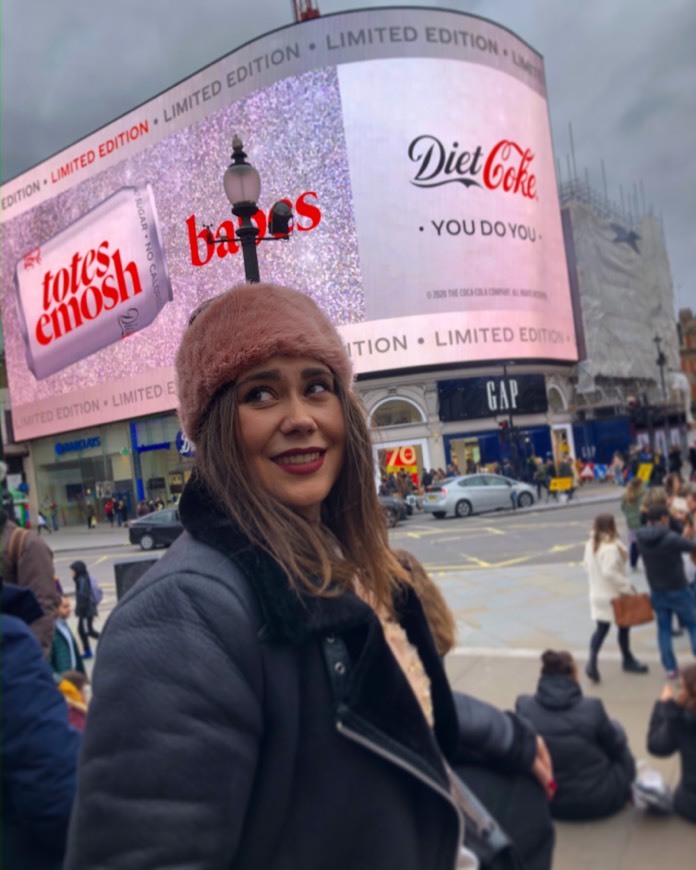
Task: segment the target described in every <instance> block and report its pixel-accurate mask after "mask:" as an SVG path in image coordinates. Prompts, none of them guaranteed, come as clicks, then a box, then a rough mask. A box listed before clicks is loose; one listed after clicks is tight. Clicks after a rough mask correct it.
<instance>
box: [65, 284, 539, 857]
mask: <svg viewBox="0 0 696 870" xmlns="http://www.w3.org/2000/svg"><path fill="white" fill-rule="evenodd" d="M176 367H177V376H178V390H179V414H180V418H181V422H182V425H183V428H184V430H185V432H186V434H187V435H188V437H189V439H190V440H192V441H193V442H194V443H195V445H196V451H197V453H196V466H195V471H194V473H193V475H192V477H191V480H190V481H189V483H188V484H187V487H186V490H185V492H184V494H183V496H182V498H181V502H180V505H179V511H180V514H181V518H182V522H183V524H184V528H185V531H184V533H183V534H182V535H181V536H180V537H179V539H178V540H177V541H176V542H175V543H174V544H173V546H172V547H171V548H170V550H169V551H168V552H167V553H166V554H165V555H164V556H163V557H162V559H161V560H160V561H159V563H158V564H157V565H156V566H154V567H153V568H152V569H151V570H150V571H149V572H148V573H147V574H146V575H145V577H143V578H142V579H141V581H140V582H139V583H138V584H137V586H136V587H135V588H134V589H133V590H132V591H131V592H130V593H129V594H128V595H127V596H126V597H125V598H124V600H123V601H122V602H121V603H120V604H119V606H118V607H117V609H116V610H115V611H114V613H113V614H112V616H111V618H110V620H109V623H108V626H107V628H106V630H105V631H104V633H103V636H102V640H101V644H100V650H99V658H98V661H97V663H96V668H95V673H94V678H93V701H92V704H91V706H90V717H89V719H88V723H87V729H86V732H85V743H84V752H83V755H82V758H81V765H80V771H79V784H78V798H77V803H76V809H75V813H74V817H73V821H72V825H71V835H70V843H69V856H68V861H67V867H68V868H71V870H77V868H85V870H87V868H89V870H94V868H96V867H108V868H109V870H121V868H123V870H139V868H143V870H145V868H147V870H151V868H155V867H157V868H159V867H162V868H164V867H167V868H170V870H171V868H177V867H180V868H184V867H187V868H190V867H195V868H197V870H203V868H211V870H212V868H215V870H218V868H222V867H230V868H238V870H259V868H264V870H269V868H271V870H272V868H278V870H280V868H302V870H312V868H316V870H324V868H328V867H331V868H334V870H336V868H338V870H342V868H345V870H353V868H356V870H357V868H365V870H367V868H370V870H372V868H380V870H390V868H393V870H430V868H432V870H440V868H442V870H452V868H455V867H457V868H458V867H462V868H464V867H475V866H477V862H476V859H475V858H474V856H473V855H472V854H471V853H470V852H469V851H468V850H467V849H465V848H464V847H463V845H462V843H463V835H464V826H463V816H462V813H461V812H460V807H459V806H458V804H457V800H456V798H455V790H454V789H453V788H452V787H451V781H450V777H451V773H450V770H449V767H448V765H447V761H446V759H449V760H450V761H451V762H452V763H455V762H456V760H457V752H458V749H459V743H460V735H459V724H458V721H457V713H456V708H455V704H454V701H453V697H452V693H451V691H450V688H449V685H448V682H447V678H446V676H445V672H444V669H443V666H442V664H441V660H440V657H439V655H438V651H437V649H436V646H435V644H434V642H433V638H432V636H431V633H430V630H429V628H428V624H427V621H426V617H425V615H424V612H423V608H422V606H421V603H420V601H419V597H418V595H417V593H416V592H415V590H414V584H413V582H412V579H411V575H410V573H409V570H407V568H405V567H404V566H403V565H401V564H400V563H399V561H397V559H396V558H395V557H394V555H393V554H392V552H391V550H390V549H389V542H388V538H387V530H386V526H385V524H384V521H383V517H382V513H381V508H380V505H379V502H378V500H377V494H376V490H375V484H374V465H373V456H372V448H371V444H370V438H369V434H368V431H367V428H366V424H365V419H364V416H363V412H362V410H361V407H360V405H359V402H358V400H357V398H356V396H355V394H354V393H353V391H352V388H351V370H350V362H349V360H348V357H347V355H346V352H345V349H344V346H343V343H342V341H341V339H340V337H339V335H338V334H337V332H336V330H335V329H334V327H333V326H332V325H331V323H330V322H329V320H328V318H326V317H325V315H323V314H322V312H321V311H320V310H319V309H318V308H317V306H316V305H315V304H314V302H312V301H311V300H310V299H309V298H308V297H307V296H305V295H303V294H301V293H298V292H295V291H292V290H288V289H285V288H282V287H276V286H273V285H264V284H257V285H251V286H240V287H237V288H234V289H232V290H230V291H228V292H227V293H224V294H222V295H221V296H219V297H216V298H215V299H213V300H211V301H209V302H208V303H205V304H204V305H203V306H201V307H200V308H199V309H198V310H197V312H195V313H194V315H193V317H192V318H191V322H190V325H189V327H188V329H187V331H186V333H185V334H184V337H183V340H182V343H181V347H180V349H179V352H178V356H177V362H176ZM549 775H550V774H549Z"/></svg>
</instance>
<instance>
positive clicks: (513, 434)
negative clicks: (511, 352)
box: [503, 363, 522, 480]
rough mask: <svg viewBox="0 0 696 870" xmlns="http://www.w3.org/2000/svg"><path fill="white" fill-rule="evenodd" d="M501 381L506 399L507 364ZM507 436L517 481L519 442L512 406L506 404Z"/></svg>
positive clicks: (508, 388)
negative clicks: (503, 384)
mask: <svg viewBox="0 0 696 870" xmlns="http://www.w3.org/2000/svg"><path fill="white" fill-rule="evenodd" d="M503 380H504V382H505V392H506V394H507V396H508V399H509V397H510V395H511V391H510V384H509V382H508V373H507V363H503ZM507 431H508V436H509V438H510V453H511V454H512V467H513V469H514V471H515V477H516V479H517V480H520V479H521V476H522V475H521V469H520V451H519V441H518V437H517V436H518V433H517V430H516V428H515V421H514V418H513V416H512V405H511V404H508V427H507Z"/></svg>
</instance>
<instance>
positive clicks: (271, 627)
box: [179, 474, 458, 755]
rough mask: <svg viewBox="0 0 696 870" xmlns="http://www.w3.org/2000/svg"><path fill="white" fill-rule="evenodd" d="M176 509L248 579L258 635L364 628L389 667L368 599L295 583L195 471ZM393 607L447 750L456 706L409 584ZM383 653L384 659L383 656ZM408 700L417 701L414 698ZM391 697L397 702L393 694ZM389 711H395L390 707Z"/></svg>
mask: <svg viewBox="0 0 696 870" xmlns="http://www.w3.org/2000/svg"><path fill="white" fill-rule="evenodd" d="M179 513H180V516H181V521H182V523H183V525H184V527H185V529H186V530H187V531H188V532H189V534H190V535H192V537H194V538H196V539H197V540H199V541H201V542H202V543H204V544H207V545H208V546H210V547H213V548H214V549H216V550H218V551H219V552H221V553H223V554H225V555H226V556H227V557H228V558H229V559H231V560H232V561H233V562H234V563H235V564H236V565H237V566H238V567H239V568H240V570H241V571H242V572H243V573H244V575H245V576H246V577H247V579H248V580H249V585H250V587H251V588H252V590H253V592H254V595H255V598H256V601H257V602H258V605H259V608H260V612H261V618H262V623H263V625H262V628H261V631H260V633H259V638H260V640H262V641H268V642H271V641H278V642H285V643H291V644H300V643H305V642H308V641H310V640H312V639H314V638H317V637H321V636H327V635H332V634H333V635H339V634H344V633H347V632H351V631H354V630H358V629H361V628H362V629H365V630H366V631H365V632H360V633H361V634H363V636H365V637H372V638H376V637H380V638H381V640H380V641H379V643H377V642H376V641H375V642H374V643H373V647H374V650H373V652H374V655H371V656H370V657H369V659H370V662H371V664H370V668H371V669H374V668H377V666H378V662H379V661H380V660H382V661H383V667H384V668H386V670H387V671H389V670H390V669H391V668H392V667H393V660H392V657H391V653H390V652H388V647H387V644H386V641H384V638H383V635H382V631H381V627H380V626H379V619H378V618H377V616H376V614H375V612H374V611H373V610H372V608H371V607H369V605H367V604H365V602H364V601H362V600H361V599H360V598H358V597H357V596H356V595H354V594H353V593H352V592H343V593H342V594H340V595H337V596H335V597H322V598H320V597H318V596H314V595H309V594H307V593H302V592H298V591H296V590H295V589H293V588H292V587H291V586H290V584H289V583H288V579H287V576H286V575H285V573H284V572H283V571H282V569H281V568H280V566H279V565H278V564H277V563H276V562H275V561H274V560H273V559H272V558H271V557H270V556H269V555H268V554H267V553H264V552H262V551H261V550H259V549H258V548H256V547H254V546H252V545H251V544H250V542H249V540H248V539H247V538H246V537H245V536H244V535H243V534H242V533H241V531H240V530H239V529H238V528H237V527H236V526H235V525H234V524H233V523H232V522H231V521H230V519H229V518H228V517H227V516H226V515H225V514H224V513H223V512H222V511H221V510H220V508H219V507H218V506H217V505H216V503H215V502H214V500H213V499H212V497H211V495H210V493H209V492H208V491H207V489H206V488H205V486H204V485H203V483H202V482H201V481H200V479H197V478H196V476H195V474H194V475H193V476H192V477H191V479H190V480H189V482H188V483H187V484H186V488H185V490H184V493H183V495H182V497H181V501H180V503H179ZM397 610H398V617H399V622H400V623H401V625H402V627H403V628H404V630H405V631H406V635H407V637H408V639H409V641H410V642H411V643H413V644H414V645H415V646H416V647H417V649H418V653H419V655H420V658H421V661H422V662H423V666H424V668H425V670H426V672H427V674H428V677H429V679H430V684H431V691H432V697H433V706H434V709H435V711H436V717H435V732H436V734H437V736H438V741H439V743H440V745H441V746H442V748H443V751H444V752H445V754H446V755H448V754H449V751H452V750H453V749H454V747H455V746H456V741H457V730H458V729H457V723H456V711H455V708H454V702H453V700H452V693H451V689H450V686H449V682H448V680H447V676H446V674H445V670H444V668H443V666H442V661H441V659H440V656H439V655H438V652H437V650H436V648H435V643H434V641H433V639H432V635H431V634H430V630H429V628H428V625H427V621H426V618H425V615H424V613H423V608H422V606H421V603H420V601H419V599H418V596H417V595H416V594H415V592H414V591H413V590H412V589H410V588H409V589H406V590H404V593H403V595H402V596H400V598H399V601H398V602H397ZM385 656H386V659H387V660H388V661H384V657H385ZM410 694H411V693H410V692H407V693H406V696H407V697H410ZM411 702H413V703H415V701H414V699H413V698H411V699H410V701H409V703H411ZM391 703H392V704H394V703H395V702H394V699H393V698H392V701H391ZM391 712H392V714H393V712H394V709H393V708H392V711H391ZM424 721H425V720H424Z"/></svg>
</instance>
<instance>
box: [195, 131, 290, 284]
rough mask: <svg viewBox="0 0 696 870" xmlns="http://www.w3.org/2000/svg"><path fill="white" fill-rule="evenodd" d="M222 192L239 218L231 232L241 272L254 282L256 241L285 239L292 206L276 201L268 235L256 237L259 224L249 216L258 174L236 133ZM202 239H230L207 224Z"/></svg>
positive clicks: (258, 184) (258, 186)
mask: <svg viewBox="0 0 696 870" xmlns="http://www.w3.org/2000/svg"><path fill="white" fill-rule="evenodd" d="M222 184H223V187H224V189H225V196H226V197H227V199H228V200H229V202H230V205H231V206H232V214H233V215H235V216H236V217H238V218H239V221H240V224H239V227H238V228H237V229H236V230H235V236H236V237H237V239H238V240H239V244H240V246H241V249H242V256H243V257H244V274H245V276H246V279H247V281H248V282H249V283H250V284H258V283H259V281H260V280H261V278H260V276H259V260H258V257H257V255H256V245H257V244H258V242H259V241H262V242H275V241H287V240H288V238H289V236H290V232H291V230H292V209H291V208H290V206H289V205H288V204H287V203H286V202H283V201H282V200H281V201H280V202H276V203H275V204H274V205H273V207H272V208H271V215H270V221H269V224H268V230H269V232H270V237H269V236H263V237H262V238H261V239H259V238H258V235H259V228H258V227H257V226H256V224H255V223H254V222H253V221H252V217H253V216H254V215H255V214H256V212H257V211H258V210H259V208H258V205H257V204H256V203H257V200H258V198H259V196H260V195H261V176H260V175H259V173H258V172H257V170H256V169H254V167H253V166H252V165H251V164H250V163H248V162H247V155H246V153H245V151H244V145H243V143H242V140H241V139H240V138H239V136H236V135H235V136H234V138H233V139H232V162H231V163H230V165H229V166H228V167H227V170H226V171H225V174H224V176H223V178H222ZM206 241H207V242H208V244H209V245H221V244H226V243H228V242H229V241H230V240H229V239H228V238H226V237H222V238H219V239H215V238H213V234H212V232H211V231H210V227H208V235H207V239H206Z"/></svg>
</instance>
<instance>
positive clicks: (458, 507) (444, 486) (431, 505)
mask: <svg viewBox="0 0 696 870" xmlns="http://www.w3.org/2000/svg"><path fill="white" fill-rule="evenodd" d="M513 499H515V500H516V501H517V506H518V507H529V505H530V504H533V503H534V488H533V487H531V486H529V484H527V483H521V482H520V481H519V480H512V478H510V477H503V476H502V475H500V474H464V475H462V476H461V477H448V478H446V479H445V480H440V481H438V483H434V484H432V486H429V487H428V488H427V489H426V491H425V496H424V498H423V510H424V511H426V512H427V513H430V514H432V515H433V516H434V517H435V518H436V519H438V520H441V519H444V518H445V517H447V516H450V517H451V516H455V517H468V516H470V515H471V514H478V513H483V512H484V511H497V510H502V509H503V508H512V507H514V501H513Z"/></svg>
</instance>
